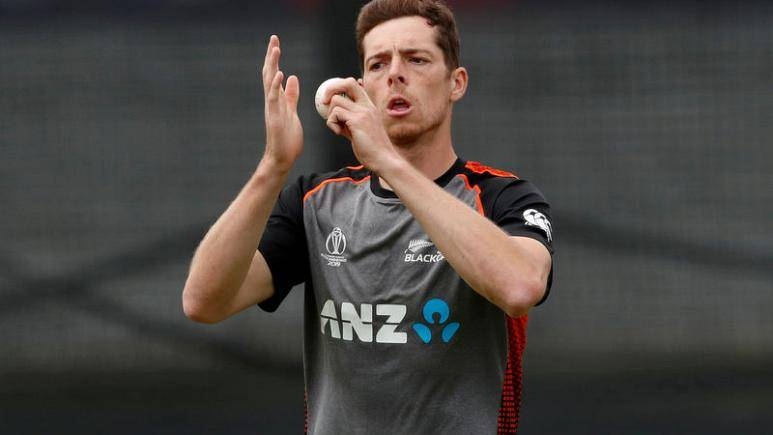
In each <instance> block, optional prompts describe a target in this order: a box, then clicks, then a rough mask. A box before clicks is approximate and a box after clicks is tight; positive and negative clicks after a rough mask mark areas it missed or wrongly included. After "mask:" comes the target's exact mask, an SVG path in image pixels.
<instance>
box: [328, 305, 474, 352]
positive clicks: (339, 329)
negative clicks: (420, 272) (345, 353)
mask: <svg viewBox="0 0 773 435" xmlns="http://www.w3.org/2000/svg"><path fill="white" fill-rule="evenodd" d="M373 307H374V306H373V304H360V309H359V311H358V310H357V308H356V307H355V306H354V304H352V303H349V302H343V303H341V309H340V311H336V306H335V303H334V302H333V301H332V300H330V299H328V300H327V301H325V304H324V305H323V306H322V310H321V311H320V313H319V315H320V327H321V332H322V335H329V336H330V337H331V338H334V339H338V340H345V341H353V340H354V337H355V336H356V337H357V340H359V341H361V342H363V343H372V342H373V341H374V340H373V339H374V337H373ZM375 308H376V316H379V317H383V318H384V320H383V325H381V327H380V328H378V330H377V331H376V336H375V342H376V343H394V344H405V343H407V342H408V333H406V332H401V331H398V330H397V328H398V327H399V326H401V325H402V322H403V320H404V319H405V315H406V313H407V312H408V307H407V306H405V305H398V304H376V305H375ZM422 316H423V317H424V319H423V320H424V321H425V322H426V324H425V323H422V322H414V323H413V324H412V325H411V328H412V329H413V332H414V333H415V334H416V336H417V337H418V338H419V340H421V341H422V342H423V343H425V344H430V343H432V341H433V337H434V336H436V333H439V334H440V336H439V338H440V340H441V341H442V342H443V343H449V342H450V341H451V339H453V338H454V335H456V332H457V331H459V328H460V326H461V324H460V323H459V322H449V320H450V318H451V309H450V308H449V307H448V304H447V303H446V302H445V301H443V300H442V299H437V298H435V299H430V300H429V301H427V302H426V303H425V304H424V307H423V308H422ZM435 341H438V340H435Z"/></svg>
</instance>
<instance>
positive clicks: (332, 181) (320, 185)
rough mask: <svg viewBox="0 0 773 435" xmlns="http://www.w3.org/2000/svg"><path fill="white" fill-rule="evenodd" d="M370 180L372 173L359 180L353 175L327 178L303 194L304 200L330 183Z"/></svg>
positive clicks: (356, 182) (357, 182) (358, 182)
mask: <svg viewBox="0 0 773 435" xmlns="http://www.w3.org/2000/svg"><path fill="white" fill-rule="evenodd" d="M368 180H370V175H368V176H367V177H365V178H361V179H359V180H355V179H354V178H352V177H341V178H331V179H329V180H325V181H323V182H321V183H319V185H318V186H317V187H315V188H313V189H311V190H309V191H308V192H306V194H305V195H303V201H304V202H306V200H307V199H309V197H311V195H314V194H315V193H317V192H319V191H320V190H322V188H323V187H325V186H327V185H328V184H330V183H340V182H342V181H349V182H351V183H354V184H360V183H363V182H365V181H368Z"/></svg>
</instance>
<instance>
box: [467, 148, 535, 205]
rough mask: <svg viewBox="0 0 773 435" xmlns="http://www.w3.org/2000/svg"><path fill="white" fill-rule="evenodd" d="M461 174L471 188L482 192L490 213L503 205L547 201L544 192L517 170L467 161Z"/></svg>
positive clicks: (483, 201) (484, 203)
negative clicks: (519, 174)
mask: <svg viewBox="0 0 773 435" xmlns="http://www.w3.org/2000/svg"><path fill="white" fill-rule="evenodd" d="M460 174H461V175H462V176H464V177H465V179H466V181H467V183H468V184H469V186H470V187H471V188H474V189H477V190H478V191H479V192H480V196H481V201H482V203H483V206H484V208H485V209H486V210H487V212H488V213H487V214H489V215H490V214H494V213H495V209H497V208H499V207H502V206H504V207H512V206H513V205H514V204H518V203H522V202H524V201H526V202H535V201H536V202H545V199H544V195H543V194H542V192H540V190H539V189H538V188H537V187H536V186H535V185H534V184H532V183H531V182H529V181H528V180H524V179H522V178H521V177H520V176H518V175H517V173H515V172H511V171H508V170H504V169H498V168H495V167H492V166H488V165H486V164H483V163H480V162H476V161H467V162H465V163H464V166H463V168H462V169H460Z"/></svg>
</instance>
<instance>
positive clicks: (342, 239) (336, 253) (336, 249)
mask: <svg viewBox="0 0 773 435" xmlns="http://www.w3.org/2000/svg"><path fill="white" fill-rule="evenodd" d="M325 250H326V251H327V253H324V252H322V253H320V255H321V256H322V258H324V259H325V260H327V265H328V266H333V267H339V266H341V263H346V257H344V252H346V236H345V235H344V232H343V231H341V228H339V227H335V228H333V231H331V232H330V234H328V236H327V239H325Z"/></svg>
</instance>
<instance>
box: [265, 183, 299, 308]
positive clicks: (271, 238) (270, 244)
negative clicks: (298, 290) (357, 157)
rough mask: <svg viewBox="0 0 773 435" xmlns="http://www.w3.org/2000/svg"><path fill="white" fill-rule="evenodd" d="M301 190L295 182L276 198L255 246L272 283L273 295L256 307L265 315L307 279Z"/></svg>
mask: <svg viewBox="0 0 773 435" xmlns="http://www.w3.org/2000/svg"><path fill="white" fill-rule="evenodd" d="M302 186H303V180H302V178H299V179H298V181H297V182H295V183H293V184H290V185H288V186H287V187H285V188H284V189H283V190H282V192H281V193H280V194H279V198H278V199H277V202H276V205H275V206H274V209H273V211H272V212H271V216H270V217H269V218H268V223H267V224H266V229H265V231H264V232H263V237H262V238H261V240H260V243H259V245H258V250H259V251H260V253H261V255H263V258H265V260H266V264H268V268H269V270H270V271H271V278H272V281H273V283H274V294H273V295H272V296H271V297H270V298H268V299H266V300H265V301H263V302H261V303H259V304H258V306H259V307H260V308H261V309H263V310H265V311H269V312H272V311H276V309H277V308H278V307H279V305H280V304H281V303H282V301H283V300H284V298H285V297H286V296H287V294H288V293H289V292H290V290H291V289H292V288H293V287H294V286H295V285H298V284H300V283H302V282H304V281H306V280H307V278H308V276H309V256H308V252H307V251H308V248H307V245H306V231H305V229H304V226H303V187H302Z"/></svg>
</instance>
